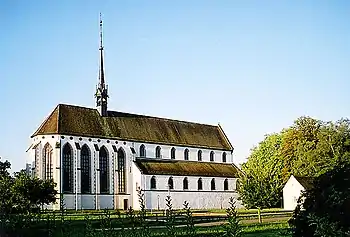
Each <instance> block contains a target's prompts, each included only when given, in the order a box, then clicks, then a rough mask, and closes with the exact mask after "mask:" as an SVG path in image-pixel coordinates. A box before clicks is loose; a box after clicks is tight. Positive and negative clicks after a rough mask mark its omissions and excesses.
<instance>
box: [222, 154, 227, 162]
mask: <svg viewBox="0 0 350 237" xmlns="http://www.w3.org/2000/svg"><path fill="white" fill-rule="evenodd" d="M222 162H224V163H226V152H223V153H222Z"/></svg>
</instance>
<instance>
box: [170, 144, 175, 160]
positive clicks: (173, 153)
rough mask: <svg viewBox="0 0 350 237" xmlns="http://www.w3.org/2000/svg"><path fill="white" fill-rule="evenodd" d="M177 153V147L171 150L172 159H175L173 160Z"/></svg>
mask: <svg viewBox="0 0 350 237" xmlns="http://www.w3.org/2000/svg"><path fill="white" fill-rule="evenodd" d="M175 152H176V150H175V147H173V148H171V151H170V158H171V159H173V160H175Z"/></svg>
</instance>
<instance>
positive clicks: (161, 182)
mask: <svg viewBox="0 0 350 237" xmlns="http://www.w3.org/2000/svg"><path fill="white" fill-rule="evenodd" d="M143 177H144V179H143V180H144V184H143V186H145V189H144V190H145V199H146V200H145V203H146V208H147V209H158V207H159V208H160V209H164V208H165V207H166V206H165V198H166V196H168V195H170V196H171V197H172V203H173V207H174V208H176V209H178V208H182V207H183V203H184V201H187V202H189V203H190V206H191V208H194V209H221V208H227V207H228V201H229V198H230V197H233V198H235V199H236V201H237V203H236V205H237V207H238V208H240V207H242V204H241V203H240V202H239V201H238V200H237V198H238V194H237V192H236V181H237V179H235V178H227V179H228V184H229V190H227V191H224V180H225V178H224V177H214V178H215V188H216V190H211V180H212V178H213V177H198V176H172V177H173V182H174V189H173V190H170V191H169V190H168V179H169V177H170V176H169V175H159V176H155V177H156V180H157V187H156V189H155V190H151V189H150V182H151V181H150V180H151V177H152V175H143ZM184 177H187V179H188V190H183V179H184ZM199 178H202V186H203V189H202V190H198V186H197V181H198V179H199Z"/></svg>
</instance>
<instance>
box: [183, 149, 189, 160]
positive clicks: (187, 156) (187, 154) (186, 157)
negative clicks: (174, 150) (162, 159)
mask: <svg viewBox="0 0 350 237" xmlns="http://www.w3.org/2000/svg"><path fill="white" fill-rule="evenodd" d="M184 157H185V160H188V159H189V151H188V149H187V148H186V149H185V152H184Z"/></svg>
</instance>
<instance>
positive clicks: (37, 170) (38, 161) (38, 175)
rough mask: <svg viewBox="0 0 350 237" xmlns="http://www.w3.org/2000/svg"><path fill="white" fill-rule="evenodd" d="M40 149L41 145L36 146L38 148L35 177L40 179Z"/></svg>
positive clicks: (36, 151) (36, 149)
mask: <svg viewBox="0 0 350 237" xmlns="http://www.w3.org/2000/svg"><path fill="white" fill-rule="evenodd" d="M39 157H40V149H39V145H36V148H35V161H34V165H35V168H34V175H35V176H36V177H38V178H39V177H40V174H39V170H40V158H39Z"/></svg>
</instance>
